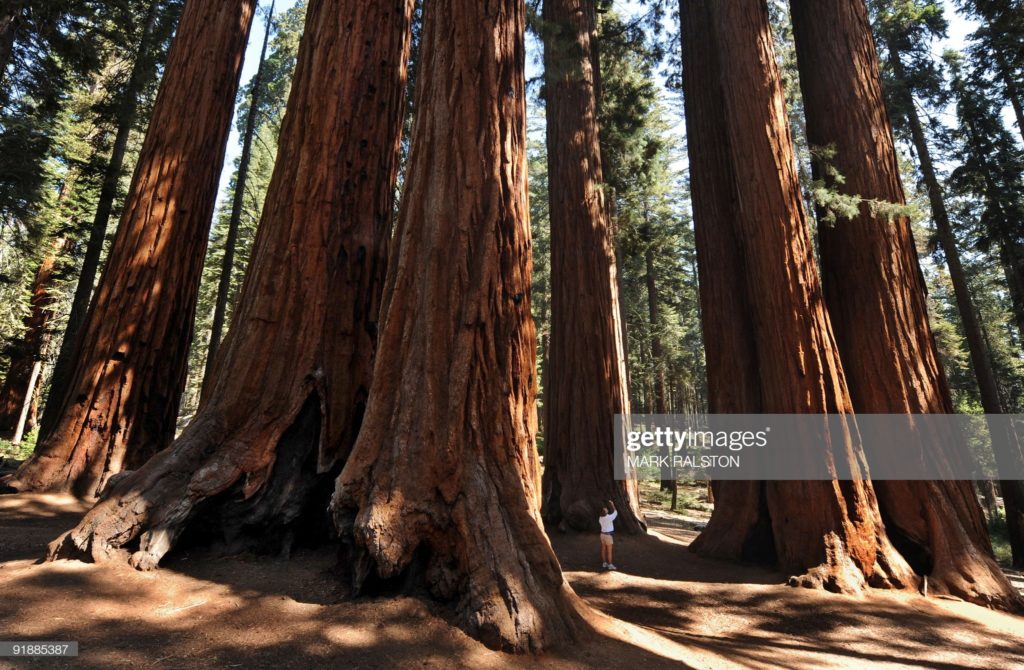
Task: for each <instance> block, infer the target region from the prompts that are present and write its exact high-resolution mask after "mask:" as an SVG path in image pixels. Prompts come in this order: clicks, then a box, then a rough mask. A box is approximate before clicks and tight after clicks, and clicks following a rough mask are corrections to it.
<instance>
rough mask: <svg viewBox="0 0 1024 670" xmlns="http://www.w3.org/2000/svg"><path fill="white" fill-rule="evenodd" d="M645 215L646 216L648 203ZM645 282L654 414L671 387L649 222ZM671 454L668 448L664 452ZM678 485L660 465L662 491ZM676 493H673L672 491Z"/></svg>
mask: <svg viewBox="0 0 1024 670" xmlns="http://www.w3.org/2000/svg"><path fill="white" fill-rule="evenodd" d="M644 216H645V218H646V217H647V211H646V205H645V210H644ZM643 235H644V242H645V246H646V248H645V249H644V283H645V284H646V285H647V316H648V322H649V327H650V329H651V368H652V370H653V375H652V376H653V378H654V379H653V380H652V381H653V386H654V413H655V414H667V413H668V403H667V399H668V398H667V396H668V389H667V388H666V385H665V365H666V362H665V351H664V349H663V347H662V345H661V332H660V328H661V316H660V314H659V312H660V305H659V304H658V302H659V299H658V280H657V277H656V276H655V270H654V235H653V234H652V232H651V224H650V222H649V221H646V222H645V223H644V229H643ZM663 455H664V456H668V447H666V448H665V451H664V452H663ZM674 488H675V478H674V477H673V475H672V468H671V466H668V465H663V466H662V467H661V490H662V491H670V490H673V489H674ZM673 495H674V493H673Z"/></svg>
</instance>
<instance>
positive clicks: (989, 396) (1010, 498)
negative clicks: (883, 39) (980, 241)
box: [888, 44, 1024, 567]
mask: <svg viewBox="0 0 1024 670" xmlns="http://www.w3.org/2000/svg"><path fill="white" fill-rule="evenodd" d="M892 46H893V45H891V44H890V45H888V47H889V64H890V65H891V66H892V69H893V74H894V75H895V77H896V83H897V85H898V89H897V90H896V95H899V96H900V97H901V98H902V99H901V100H900V102H901V103H902V105H901V106H902V107H903V109H905V110H906V114H907V125H908V126H909V127H910V134H911V140H912V142H913V144H914V150H915V151H916V152H917V159H918V163H919V166H920V168H921V176H922V178H923V180H924V183H925V187H926V188H927V190H928V202H929V204H930V205H931V211H932V221H934V223H935V231H936V234H937V235H936V236H937V237H938V239H939V246H940V247H941V248H942V254H943V256H945V257H946V266H947V267H948V268H949V279H950V282H951V283H952V284H953V296H954V298H955V300H956V306H957V312H959V314H960V322H961V324H962V325H963V329H964V335H965V337H966V339H967V350H968V353H969V354H970V357H971V367H972V369H973V370H974V376H975V379H976V380H977V382H978V393H979V395H980V397H981V406H982V409H984V410H985V413H986V414H1002V413H1003V403H1002V399H1001V398H1000V396H999V386H998V384H997V383H996V374H995V370H994V369H993V367H992V358H991V354H990V352H989V347H988V342H987V341H986V339H985V334H984V332H983V331H982V328H981V322H980V320H979V318H978V312H977V311H976V309H975V307H974V301H973V300H972V298H971V292H970V287H969V286H968V283H967V273H966V272H965V271H964V267H963V263H962V262H961V260H960V250H959V249H958V248H957V241H956V236H955V235H954V234H953V227H952V225H951V224H950V221H949V212H948V211H947V209H946V201H945V197H944V195H943V191H942V186H941V184H940V183H939V178H938V174H937V173H936V171H935V166H934V163H933V162H932V157H931V151H930V149H929V148H928V140H927V137H926V136H925V132H924V126H923V125H922V123H921V119H920V117H919V116H918V113H917V108H916V107H915V102H914V99H913V95H912V94H911V92H910V89H909V88H908V87H907V80H906V73H905V72H904V70H903V64H902V62H901V61H900V55H899V52H898V51H896V50H894V49H893V48H892ZM999 432H1001V431H997V432H996V433H995V434H993V438H994V439H997V440H998V439H1009V440H1017V439H1018V438H1017V436H1015V435H1008V436H1004V435H1000V434H999ZM1009 451H1010V450H1009V449H1007V450H997V452H996V456H997V458H999V457H1000V456H1002V455H1004V454H1005V453H1007V452H1009ZM996 466H997V467H998V468H999V470H1000V471H1003V472H1015V471H1017V467H1018V466H1016V465H1014V464H1012V463H1000V462H999V461H997V463H996ZM999 487H1000V489H1001V490H1002V494H1003V504H1004V506H1005V509H1006V522H1007V527H1008V530H1009V535H1010V546H1011V548H1012V550H1013V563H1014V566H1015V567H1024V482H1022V481H1019V480H1012V479H1004V480H1002V481H1000V483H999Z"/></svg>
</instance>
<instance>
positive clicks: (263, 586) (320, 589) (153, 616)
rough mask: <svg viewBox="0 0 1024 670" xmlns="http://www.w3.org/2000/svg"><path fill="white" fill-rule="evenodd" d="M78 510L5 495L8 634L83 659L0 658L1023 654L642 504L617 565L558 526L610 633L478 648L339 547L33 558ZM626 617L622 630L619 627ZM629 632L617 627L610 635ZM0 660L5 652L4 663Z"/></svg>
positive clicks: (472, 662)
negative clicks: (788, 573)
mask: <svg viewBox="0 0 1024 670" xmlns="http://www.w3.org/2000/svg"><path fill="white" fill-rule="evenodd" d="M81 512H82V507H81V506H80V504H78V503H77V502H75V501H73V500H70V499H67V498H61V497H56V496H26V495H18V496H0V631H2V634H0V638H2V639H6V640H12V639H30V640H44V639H49V640H77V641H79V642H80V645H81V650H82V655H81V657H80V658H78V659H66V660H55V661H46V662H41V661H30V660H17V661H12V660H11V659H0V668H5V667H14V668H36V667H45V668H97V669H98V668H122V667H131V668H235V667H237V668H245V669H247V670H248V669H250V668H257V669H258V668H271V667H273V668H308V667H344V668H507V667H527V668H534V667H536V668H559V669H561V668H617V667H626V668H637V669H639V668H642V669H643V670H649V669H655V668H681V667H685V666H684V665H683V664H682V663H680V662H679V661H678V660H672V659H673V658H679V654H680V652H681V651H682V652H686V655H685V656H683V658H686V659H687V662H688V663H689V664H690V665H692V666H693V667H699V668H731V667H746V668H766V667H785V668H794V669H802V668H807V669H810V668H815V669H817V668H831V667H848V668H863V667H866V666H886V667H917V668H953V667H956V668H969V669H976V670H981V669H982V668H985V669H987V668H1014V667H1024V651H1022V650H1024V619H1019V618H1016V617H1010V616H1008V615H1002V614H998V613H992V612H988V611H986V610H983V609H981V608H978V607H975V606H972V605H966V604H959V605H958V604H955V603H945V602H942V601H934V600H926V599H924V598H920V597H917V596H888V595H880V596H873V597H871V598H863V599H857V598H848V597H842V596H835V595H831V594H823V593H818V592H812V591H806V590H797V589H791V588H789V587H787V586H783V585H782V584H783V582H784V580H785V575H781V574H779V573H775V572H772V571H769V570H763V569H761V568H757V567H752V566H746V565H738V564H732V563H726V562H720V561H709V560H705V559H701V558H699V557H697V556H695V555H693V554H691V553H690V552H689V551H688V550H687V549H686V544H688V543H689V541H690V540H691V539H692V538H693V537H694V536H695V535H696V533H695V532H694V531H692V530H691V529H690V528H689V527H688V526H687V524H686V523H685V522H679V521H678V519H675V518H674V517H669V516H667V515H664V516H665V519H664V521H662V520H661V519H660V516H659V515H656V514H655V515H651V517H650V519H651V522H652V528H653V529H654V531H655V532H654V533H652V535H651V536H649V537H643V538H639V537H638V538H630V537H619V538H618V542H617V544H616V561H617V562H618V563H619V565H620V567H621V568H622V570H621V571H620V572H615V573H605V572H600V571H597V570H594V567H595V566H594V564H593V563H594V558H595V557H598V556H599V555H598V547H597V539H596V537H595V536H589V535H584V536H579V535H556V536H555V537H554V538H553V543H554V545H555V548H556V551H557V552H558V554H559V556H560V559H561V561H562V563H563V566H564V568H565V570H566V573H567V578H568V579H569V581H570V582H571V584H572V585H573V587H574V588H575V589H576V590H577V592H578V593H580V594H581V595H582V596H583V597H584V598H585V600H586V601H587V602H588V603H589V604H590V605H592V606H593V607H595V608H596V609H597V610H600V611H602V612H604V613H606V614H608V615H610V616H612V617H615V618H616V619H621V620H624V621H629V622H632V623H633V624H636V625H638V626H640V627H641V628H642V629H645V630H646V631H649V632H650V633H651V635H649V636H648V637H646V638H643V639H641V638H638V637H637V636H636V634H635V633H630V632H629V631H630V630H632V631H635V629H634V628H629V627H627V626H626V625H625V624H622V623H620V622H615V621H612V622H611V623H608V622H606V623H605V630H606V632H608V633H609V634H608V635H605V636H602V637H599V638H598V639H596V640H595V641H593V642H589V643H586V644H580V645H576V646H574V647H572V648H567V649H564V650H562V651H561V652H560V653H557V654H547V655H544V656H541V657H537V658H516V657H510V656H507V655H505V654H502V653H500V652H494V651H491V650H488V649H487V648H485V647H483V646H482V645H480V644H479V643H477V642H475V641H474V640H472V639H471V638H469V637H468V636H466V635H465V634H464V633H462V631H460V630H459V629H458V628H455V627H453V626H451V625H450V623H449V621H450V613H449V611H448V610H446V609H445V608H444V607H442V606H440V605H437V604H435V603H432V602H430V601H427V600H423V599H419V598H412V597H399V598H387V599H379V600H355V601H352V600H346V599H345V598H344V593H343V591H342V590H341V588H340V586H339V581H338V577H337V571H336V569H335V566H336V560H335V551H334V549H332V548H330V547H327V548H324V549H322V550H315V551H313V550H300V551H297V552H296V553H295V554H294V555H293V556H292V558H291V560H287V561H285V560H281V559H276V558H264V557H254V556H249V555H242V556H233V557H220V558H219V557H216V556H214V555H212V554H211V553H209V552H202V551H191V552H189V551H186V552H180V553H177V554H172V555H171V556H169V557H168V561H167V563H166V565H165V567H164V568H163V569H161V570H158V571H156V572H151V573H139V572H136V571H134V570H131V569H130V568H128V567H126V566H117V565H105V566H96V565H89V564H85V563H80V562H77V561H60V562H56V563H50V564H38V563H37V559H38V558H39V557H40V556H41V555H42V553H43V551H44V548H45V545H46V543H47V542H49V541H50V540H51V539H53V538H54V537H55V536H56V535H58V534H59V533H60V532H61V531H63V530H65V529H66V528H68V527H69V526H71V525H72V524H73V523H74V522H75V521H76V520H77V518H78V516H79V515H80V514H81ZM627 629H628V630H627ZM619 633H621V635H620V634H619ZM5 663H6V665H5Z"/></svg>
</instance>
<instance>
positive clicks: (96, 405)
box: [10, 0, 255, 497]
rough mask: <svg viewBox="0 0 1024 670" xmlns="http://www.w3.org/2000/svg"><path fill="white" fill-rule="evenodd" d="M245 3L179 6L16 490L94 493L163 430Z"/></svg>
mask: <svg viewBox="0 0 1024 670" xmlns="http://www.w3.org/2000/svg"><path fill="white" fill-rule="evenodd" d="M254 6H255V0H230V1H228V2H224V1H221V0H192V1H191V2H189V3H187V7H186V8H185V11H184V14H183V15H182V18H181V24H180V27H179V30H178V34H177V36H176V38H175V40H174V45H173V46H172V48H171V53H170V56H169V59H168V63H167V68H166V74H165V75H164V79H163V82H162V84H161V86H160V92H159V94H158V95H157V100H156V104H155V107H154V110H153V116H152V118H151V120H150V129H149V132H148V133H147V134H146V139H145V141H144V142H143V146H142V151H141V153H140V155H139V161H138V164H137V166H136V170H135V176H134V178H133V179H132V185H131V187H130V189H129V193H128V198H127V200H126V202H125V207H124V213H123V215H122V217H121V223H120V225H119V226H118V231H117V235H116V236H115V238H114V242H113V245H112V246H111V250H110V255H109V257H108V259H107V265H106V268H105V269H104V272H103V275H102V277H101V278H100V283H99V286H98V288H97V289H96V295H95V297H94V299H93V303H92V305H91V307H90V310H89V315H88V317H87V320H86V324H85V328H84V330H83V333H82V338H81V341H80V342H79V343H78V345H77V354H76V356H75V361H76V365H75V370H74V373H73V374H72V375H71V376H70V383H69V386H68V388H67V389H66V390H65V391H64V392H63V393H61V389H55V392H56V393H58V394H59V395H58V396H57V397H59V398H62V404H61V405H60V410H59V414H58V416H59V419H58V420H57V422H56V423H55V424H54V428H53V431H52V432H51V433H50V434H49V435H48V436H47V437H46V439H44V440H43V441H42V442H41V443H40V444H39V445H38V446H37V448H36V451H35V453H34V454H33V455H32V458H30V459H29V460H28V461H27V462H26V463H25V464H24V465H22V467H21V468H20V469H19V470H18V472H17V473H16V475H15V477H14V479H13V480H12V481H11V482H10V484H11V485H12V486H13V487H14V488H16V489H19V490H35V491H39V490H51V491H52V490H71V491H73V492H75V493H76V494H78V495H81V496H85V497H90V496H94V495H95V494H96V493H97V492H98V490H99V489H100V488H102V486H103V485H104V483H105V482H106V481H107V479H108V478H109V477H110V476H111V475H112V474H115V473H117V472H120V471H121V470H122V469H124V468H134V467H138V466H139V465H141V464H142V463H144V462H145V461H146V460H147V459H148V458H149V457H150V456H152V455H153V454H154V453H156V451H158V450H159V449H161V448H163V447H165V446H166V445H167V444H168V443H169V442H170V440H171V439H172V438H173V436H174V428H175V419H176V417H177V413H178V402H179V399H180V396H181V391H182V388H183V386H184V383H185V373H186V372H187V368H188V349H189V344H190V342H191V339H192V321H193V315H194V312H195V302H196V294H197V292H198V289H199V279H200V276H201V273H202V267H203V255H204V253H205V251H206V240H207V230H208V228H209V224H210V217H211V216H212V213H213V206H214V202H215V200H216V196H217V183H218V179H219V177H220V171H221V165H222V163H223V155H224V145H225V143H226V141H227V137H228V130H229V127H230V124H231V115H232V110H233V106H234V100H235V92H236V90H237V88H238V77H239V74H240V71H241V67H242V56H243V54H244V52H245V44H246V39H247V38H248V33H249V27H250V25H251V22H252V16H253V12H254Z"/></svg>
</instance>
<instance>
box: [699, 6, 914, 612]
mask: <svg viewBox="0 0 1024 670" xmlns="http://www.w3.org/2000/svg"><path fill="white" fill-rule="evenodd" d="M681 9H682V11H681V14H682V16H683V36H684V64H685V72H684V75H685V85H686V92H687V101H686V104H687V124H688V132H687V134H688V136H689V137H690V138H696V137H700V136H703V137H705V138H709V139H703V140H701V141H700V142H698V143H697V144H696V145H693V144H691V146H690V160H691V170H692V171H693V173H694V176H695V178H696V175H697V174H698V172H705V171H706V172H707V174H706V175H704V176H703V177H702V183H704V184H707V185H710V186H712V188H710V189H709V190H707V191H704V190H703V189H698V188H696V186H697V182H696V181H695V183H694V186H695V189H694V201H695V208H694V213H695V225H696V226H697V227H698V231H700V229H701V228H704V231H702V232H700V234H699V235H698V238H697V240H698V254H699V256H701V261H700V262H701V269H702V271H703V272H704V275H703V277H702V292H705V293H704V295H702V303H703V305H704V306H705V314H706V315H707V314H709V313H711V312H713V311H714V310H716V309H719V307H718V306H717V305H715V303H714V302H713V299H714V298H715V297H717V296H723V297H724V298H725V304H726V307H727V309H728V310H729V311H730V313H731V314H734V313H737V312H738V313H741V314H742V318H741V319H740V320H739V321H738V322H732V321H729V320H725V319H721V320H719V319H716V318H714V317H711V318H710V319H708V321H706V323H705V339H706V341H708V342H718V343H721V344H722V346H712V347H709V355H708V376H709V382H710V386H711V391H712V396H711V401H712V407H711V409H712V411H716V412H721V411H732V412H737V411H739V412H769V413H820V414H824V413H829V414H846V413H849V412H850V411H851V410H852V407H851V403H850V396H849V391H848V390H847V387H846V381H845V376H844V374H843V369H842V365H841V362H840V360H839V354H838V351H837V347H836V344H835V340H834V338H833V335H832V328H831V325H830V322H829V319H828V315H827V313H826V312H825V306H824V303H823V300H822V296H821V294H820V291H819V290H818V289H817V285H818V277H817V273H816V271H815V266H814V257H813V250H812V247H811V242H810V235H809V232H808V230H807V225H806V221H805V218H804V213H803V206H802V200H801V194H800V188H799V183H798V179H797V174H796V165H795V162H794V158H793V147H792V140H791V138H790V134H789V123H788V121H787V119H786V106H785V102H784V100H783V95H782V86H781V81H780V79H779V73H778V70H777V66H776V61H775V55H774V48H773V43H772V37H771V33H770V28H769V19H768V11H767V7H766V6H765V4H764V2H763V0H742V1H737V2H729V3H718V2H705V1H703V0H684V2H683V3H682V7H681ZM710 138H716V139H717V140H718V141H717V142H712V140H711V139H710ZM716 144H717V146H716ZM722 148H726V149H727V150H726V151H722V150H721V149H722ZM715 149H719V151H720V154H719V155H715V153H716V152H715ZM711 198H717V200H715V201H711V200H710V199H711ZM726 272H730V273H731V274H729V275H726V274H725V273H726ZM705 286H707V288H705ZM713 328H720V329H721V330H714V329H713ZM725 353H728V354H730V355H732V356H733V357H734V358H725V357H724V355H723V354H725ZM726 383H735V384H736V390H735V391H734V392H732V393H729V392H727V391H725V390H724V389H723V386H724V384H726ZM851 433H852V434H851ZM794 448H798V447H795V446H794ZM805 448H806V449H807V453H806V454H805V455H804V457H805V458H806V459H807V460H811V459H815V460H819V461H821V460H822V459H823V460H824V462H826V463H836V462H838V461H840V460H842V461H844V462H845V463H846V465H847V466H848V467H849V468H850V471H851V472H854V473H856V472H860V471H862V470H860V465H859V464H860V461H861V459H862V454H861V452H860V446H859V444H858V442H857V440H856V437H855V432H853V431H844V432H843V434H835V433H833V434H832V435H830V436H829V445H828V446H823V447H822V448H821V450H820V451H812V450H811V449H812V448H810V447H805ZM715 502H716V506H715V513H714V515H713V516H712V518H711V521H710V523H709V524H708V527H707V529H706V530H705V531H704V533H702V534H701V536H700V537H699V538H698V539H697V541H696V542H694V545H693V546H694V549H695V550H697V551H699V552H702V553H704V554H707V555H712V556H719V557H729V558H740V557H749V558H755V557H760V558H774V559H775V560H776V561H777V562H778V563H779V565H780V566H781V567H782V568H783V569H785V570H788V571H793V572H797V573H803V575H802V576H801V577H798V578H795V579H794V583H800V584H802V585H805V586H819V587H824V588H827V589H830V590H841V591H851V592H853V591H858V590H860V589H862V588H864V587H865V586H866V585H871V586H877V587H891V588H904V587H907V586H909V585H911V584H913V583H914V581H915V578H914V575H913V572H912V571H911V569H910V568H909V566H908V565H907V564H906V562H905V561H904V560H903V559H902V557H901V556H900V555H899V554H898V553H897V552H896V550H895V549H894V548H893V547H892V545H891V544H890V542H889V540H888V538H887V536H886V534H885V530H884V528H883V526H882V520H881V516H880V514H879V512H878V507H877V503H876V500H875V494H874V490H873V487H872V485H871V483H870V482H868V481H866V480H863V479H860V480H854V481H849V482H838V481H804V482H720V483H719V484H718V486H717V491H716V496H715Z"/></svg>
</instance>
